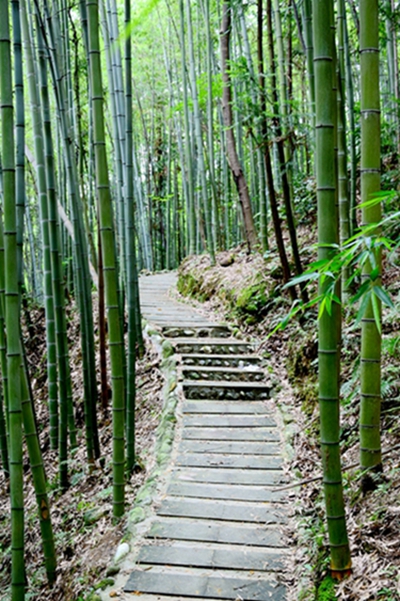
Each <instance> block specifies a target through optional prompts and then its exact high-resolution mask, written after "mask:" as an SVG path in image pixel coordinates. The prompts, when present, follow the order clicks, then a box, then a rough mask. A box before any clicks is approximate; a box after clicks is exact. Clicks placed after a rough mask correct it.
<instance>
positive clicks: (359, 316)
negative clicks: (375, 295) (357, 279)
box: [356, 290, 371, 325]
mask: <svg viewBox="0 0 400 601" xmlns="http://www.w3.org/2000/svg"><path fill="white" fill-rule="evenodd" d="M370 298H371V291H370V290H368V292H367V293H366V294H365V295H364V296H363V297H362V299H361V303H360V307H359V309H358V312H357V316H356V324H357V325H358V324H359V323H360V321H361V319H362V318H363V316H364V315H365V312H366V310H367V308H368V304H369V301H370Z"/></svg>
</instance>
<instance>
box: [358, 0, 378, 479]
mask: <svg viewBox="0 0 400 601" xmlns="http://www.w3.org/2000/svg"><path fill="white" fill-rule="evenodd" d="M360 62H361V201H362V202H363V203H364V202H366V201H368V200H371V198H373V196H374V194H375V193H376V192H378V191H379V190H380V165H381V157H380V144H379V141H380V98H379V16H378V0H361V2H360ZM381 216H382V209H381V203H377V204H375V205H374V206H370V207H364V208H363V210H362V220H363V225H369V224H374V223H379V221H380V220H381ZM376 255H377V256H376V262H377V266H378V269H379V272H381V270H382V259H381V256H380V253H378V252H377V253H376ZM371 269H372V268H371V266H370V265H367V266H366V268H365V271H364V273H363V278H364V279H368V278H369V277H370V273H371ZM380 282H381V275H380V273H379V276H378V278H377V283H378V284H380ZM374 300H375V302H376V304H377V308H378V311H377V312H374V307H373V303H372V299H371V300H370V301H369V303H368V307H367V310H366V312H365V314H364V317H363V318H362V332H361V410H360V459H361V467H362V468H371V467H373V468H375V470H377V471H379V470H381V469H382V454H381V438H380V413H381V344H382V343H381V332H380V324H377V323H376V319H377V315H376V313H379V318H380V310H381V308H380V303H379V300H378V299H377V298H376V299H374ZM370 483H371V476H370V475H368V476H366V477H365V478H364V479H363V486H364V487H365V488H367V487H368V486H369V485H370Z"/></svg>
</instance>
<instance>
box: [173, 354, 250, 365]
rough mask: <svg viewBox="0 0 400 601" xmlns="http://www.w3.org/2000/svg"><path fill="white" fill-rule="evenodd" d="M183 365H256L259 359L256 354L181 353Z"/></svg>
mask: <svg viewBox="0 0 400 601" xmlns="http://www.w3.org/2000/svg"><path fill="white" fill-rule="evenodd" d="M181 361H182V363H183V365H185V366H186V365H201V366H208V365H213V366H215V367H241V366H246V365H249V364H250V365H253V364H254V365H256V364H257V363H260V361H261V359H260V357H259V356H258V355H227V354H225V355H205V354H204V353H203V354H196V353H191V354H190V353H183V354H182V355H181Z"/></svg>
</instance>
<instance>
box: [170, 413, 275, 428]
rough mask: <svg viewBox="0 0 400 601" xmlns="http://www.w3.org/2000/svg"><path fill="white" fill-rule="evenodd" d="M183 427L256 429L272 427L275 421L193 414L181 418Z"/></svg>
mask: <svg viewBox="0 0 400 601" xmlns="http://www.w3.org/2000/svg"><path fill="white" fill-rule="evenodd" d="M182 421H183V427H184V428H186V426H188V427H208V428H221V427H223V428H257V427H263V426H264V427H274V426H276V421H275V419H274V417H272V416H271V415H263V414H261V415H244V414H237V415H235V414H234V415H224V414H223V413H220V414H218V413H213V414H201V415H198V414H194V415H184V416H183V420H182Z"/></svg>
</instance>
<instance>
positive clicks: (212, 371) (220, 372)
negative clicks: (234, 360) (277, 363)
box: [181, 365, 265, 382]
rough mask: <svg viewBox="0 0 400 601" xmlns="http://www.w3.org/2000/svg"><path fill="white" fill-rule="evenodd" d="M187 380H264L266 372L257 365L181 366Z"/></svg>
mask: <svg viewBox="0 0 400 601" xmlns="http://www.w3.org/2000/svg"><path fill="white" fill-rule="evenodd" d="M181 371H182V375H183V377H184V378H185V379H186V380H218V381H228V382H262V381H263V380H264V379H265V373H264V372H263V371H262V370H261V369H258V368H257V367H256V366H255V365H248V366H246V367H214V366H212V367H208V366H206V367H203V366H194V367H187V366H186V365H185V366H183V367H182V368H181Z"/></svg>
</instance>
